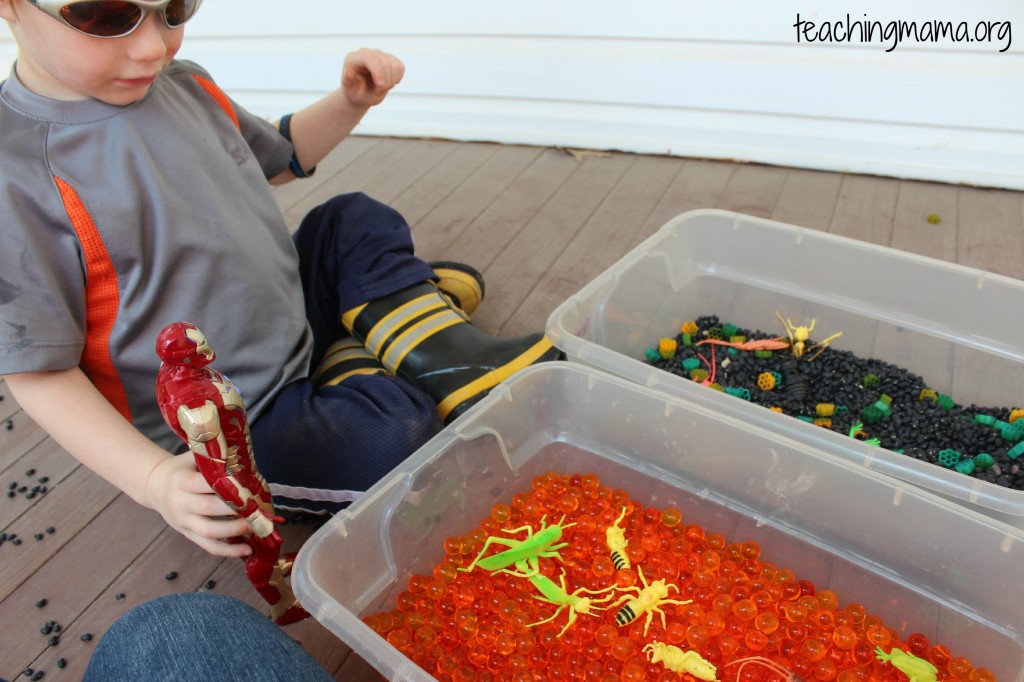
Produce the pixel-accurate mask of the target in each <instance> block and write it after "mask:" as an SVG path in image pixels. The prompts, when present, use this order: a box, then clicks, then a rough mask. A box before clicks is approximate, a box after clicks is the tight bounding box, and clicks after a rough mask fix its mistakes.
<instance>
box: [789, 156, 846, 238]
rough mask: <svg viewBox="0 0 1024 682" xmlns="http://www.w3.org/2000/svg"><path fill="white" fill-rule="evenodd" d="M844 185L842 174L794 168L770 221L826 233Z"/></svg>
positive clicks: (790, 172)
mask: <svg viewBox="0 0 1024 682" xmlns="http://www.w3.org/2000/svg"><path fill="white" fill-rule="evenodd" d="M842 184H843V176H842V175H841V174H839V173H825V172H821V171H809V170H801V169H792V170H790V171H789V173H788V174H787V175H786V181H785V182H784V183H783V185H782V190H781V191H780V192H779V198H778V200H777V201H776V202H775V207H774V208H773V209H772V212H771V219H772V220H777V221H779V222H781V223H789V224H790V225H798V226H800V227H809V228H811V229H815V230H821V231H823V232H827V231H828V227H829V224H830V223H831V222H832V214H833V213H835V209H836V200H837V199H838V198H839V188H840V187H841V186H842Z"/></svg>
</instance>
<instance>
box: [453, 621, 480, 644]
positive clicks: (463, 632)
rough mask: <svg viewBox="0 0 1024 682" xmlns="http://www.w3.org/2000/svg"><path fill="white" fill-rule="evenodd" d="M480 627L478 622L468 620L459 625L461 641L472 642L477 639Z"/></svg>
mask: <svg viewBox="0 0 1024 682" xmlns="http://www.w3.org/2000/svg"><path fill="white" fill-rule="evenodd" d="M479 629H480V627H479V626H478V625H477V622H476V620H475V619H474V620H467V621H463V622H461V623H459V626H458V634H459V639H461V640H465V641H468V640H471V639H473V638H474V637H476V634H477V632H478V631H479Z"/></svg>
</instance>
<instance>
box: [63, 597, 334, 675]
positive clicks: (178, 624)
mask: <svg viewBox="0 0 1024 682" xmlns="http://www.w3.org/2000/svg"><path fill="white" fill-rule="evenodd" d="M82 679H83V681H84V682H116V681H117V680H139V681H140V682H142V681H144V682H159V681H161V680H167V681H168V682H170V681H171V680H174V681H175V682H177V681H178V680H223V681H224V682H228V681H230V680H244V681H245V682H274V681H277V680H286V681H288V682H292V681H294V682H307V681H309V682H331V681H332V680H333V679H334V678H333V677H332V676H331V675H329V674H328V673H327V671H325V670H324V669H323V668H321V667H320V666H319V665H318V664H317V663H316V661H314V660H313V659H312V658H310V656H309V655H308V654H307V653H306V652H305V651H303V650H302V647H300V646H299V645H298V644H297V643H295V641H294V640H292V639H291V638H290V637H288V635H286V634H285V633H284V631H283V630H281V629H280V628H279V627H277V626H276V625H274V624H273V623H272V622H271V621H270V620H269V619H268V618H267V617H266V616H264V615H263V614H261V613H260V612H259V611H257V610H256V609H254V608H252V607H251V606H249V605H248V604H244V603H242V602H240V601H238V600H236V599H232V598H231V597H227V596H224V595H220V594H211V593H209V592H196V593H186V594H171V595H167V596H164V597H158V598H157V599H153V600H152V601H148V602H146V603H144V604H142V605H140V606H137V607H135V608H134V609H132V610H131V611H129V612H128V613H126V614H125V615H124V616H122V617H121V618H120V619H119V620H118V621H117V622H116V623H114V625H113V626H112V627H111V628H110V630H108V631H107V633H106V634H105V635H104V636H103V639H101V640H100V643H99V644H98V645H97V646H96V651H95V653H94V654H93V657H92V659H91V660H90V661H89V667H88V668H87V669H86V671H85V676H84V677H83V678H82Z"/></svg>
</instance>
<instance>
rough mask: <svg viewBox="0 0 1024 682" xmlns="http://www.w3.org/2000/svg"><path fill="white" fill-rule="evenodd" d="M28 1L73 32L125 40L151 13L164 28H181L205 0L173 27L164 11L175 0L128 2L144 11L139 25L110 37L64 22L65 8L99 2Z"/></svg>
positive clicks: (198, 0)
mask: <svg viewBox="0 0 1024 682" xmlns="http://www.w3.org/2000/svg"><path fill="white" fill-rule="evenodd" d="M28 1H29V3H30V4H32V5H33V6H35V7H36V9H38V10H40V11H42V12H43V13H44V14H46V15H47V16H50V17H52V18H54V19H56V20H57V21H59V22H60V23H61V24H63V25H64V26H67V27H68V28H70V29H71V30H73V31H77V32H78V33H81V34H82V35H87V36H89V37H91V38H104V39H105V38H124V37H125V36H128V35H131V34H132V33H134V32H135V30H136V29H137V28H138V27H139V26H141V25H142V22H144V21H145V20H146V17H148V16H149V15H150V13H151V12H160V14H161V15H162V17H163V21H164V26H166V27H167V28H169V29H176V28H181V27H182V26H184V25H185V24H186V23H188V22H189V20H191V19H192V17H194V16H195V15H196V12H198V11H199V6H200V5H202V4H203V0H194V1H195V6H194V7H193V8H192V13H191V14H190V15H188V17H187V18H186V19H185V21H183V22H181V23H180V24H178V25H177V26H171V25H170V24H168V23H167V13H166V12H165V11H164V10H166V9H167V6H168V5H170V4H171V2H173V0H126V1H127V2H129V3H130V4H132V5H135V6H137V7H138V8H139V9H141V10H142V16H141V17H140V18H139V21H138V23H137V24H135V25H134V26H132V27H131V28H130V29H129V30H127V31H125V32H124V33H118V34H117V35H110V36H100V35H96V34H94V33H88V32H87V31H83V30H81V29H80V28H76V27H75V26H73V25H71V24H69V23H68V22H67V21H65V20H64V17H63V16H62V15H61V13H60V11H61V10H62V9H63V8H65V7H67V6H68V5H77V4H80V3H83V2H97V0H28Z"/></svg>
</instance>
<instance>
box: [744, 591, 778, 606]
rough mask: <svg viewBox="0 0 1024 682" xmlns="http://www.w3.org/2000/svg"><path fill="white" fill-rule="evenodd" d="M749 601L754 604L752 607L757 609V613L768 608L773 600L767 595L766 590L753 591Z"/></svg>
mask: <svg viewBox="0 0 1024 682" xmlns="http://www.w3.org/2000/svg"><path fill="white" fill-rule="evenodd" d="M750 601H752V602H754V606H756V607H757V610H758V611H764V610H765V609H767V608H769V607H770V606H771V605H772V603H774V601H775V600H774V599H772V595H771V594H769V593H768V591H767V590H755V591H754V592H751V593H750Z"/></svg>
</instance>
